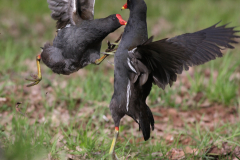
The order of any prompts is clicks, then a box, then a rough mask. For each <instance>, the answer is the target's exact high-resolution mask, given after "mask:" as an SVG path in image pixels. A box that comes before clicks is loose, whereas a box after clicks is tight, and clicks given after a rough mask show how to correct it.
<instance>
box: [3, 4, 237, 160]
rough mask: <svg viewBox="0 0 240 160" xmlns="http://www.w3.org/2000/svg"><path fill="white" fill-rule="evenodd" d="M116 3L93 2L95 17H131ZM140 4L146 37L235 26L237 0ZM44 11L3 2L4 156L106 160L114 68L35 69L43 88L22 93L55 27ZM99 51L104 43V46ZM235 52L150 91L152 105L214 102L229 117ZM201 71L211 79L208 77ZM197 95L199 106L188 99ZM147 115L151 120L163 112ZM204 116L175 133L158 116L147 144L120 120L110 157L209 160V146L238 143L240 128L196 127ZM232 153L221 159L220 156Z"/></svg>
mask: <svg viewBox="0 0 240 160" xmlns="http://www.w3.org/2000/svg"><path fill="white" fill-rule="evenodd" d="M113 1H114V2H111V3H109V1H108V0H101V1H96V7H95V14H96V15H95V18H101V17H106V16H108V15H109V14H114V13H120V14H121V15H122V16H123V18H124V19H128V14H129V11H120V9H121V6H122V5H123V4H124V3H125V2H126V1H125V0H121V1H119V0H113ZM146 3H147V4H148V20H147V21H148V31H149V36H150V35H152V34H153V30H159V32H157V33H158V34H157V35H154V36H155V39H160V38H164V37H171V36H175V35H178V34H182V33H185V32H194V31H197V30H200V29H203V28H206V27H209V26H211V25H213V24H215V23H217V22H219V21H220V20H222V22H221V24H225V23H228V22H232V23H231V24H230V26H240V21H239V19H240V15H239V2H238V1H224V0H219V1H207V0H195V1H189V0H181V1H177V0H173V1H164V0H158V1H152V0H146ZM113 4H114V5H113ZM49 15H50V11H49V9H48V5H47V3H46V1H42V0H36V1H27V0H18V1H17V2H15V1H13V0H2V1H1V2H0V19H1V23H0V33H1V34H0V48H1V51H0V56H1V57H2V58H1V59H0V64H1V65H0V143H1V146H2V148H3V149H4V155H5V157H6V159H7V160H15V159H16V160H25V159H29V160H32V159H39V160H42V159H47V157H51V159H66V157H67V155H68V154H71V155H74V156H75V159H77V158H78V159H107V158H108V150H109V148H110V145H111V140H112V137H113V129H114V125H113V121H112V119H111V118H110V111H109V108H108V106H109V102H110V100H111V96H112V93H113V84H112V83H113V67H112V66H111V65H110V64H109V63H108V62H107V61H105V62H103V64H102V65H100V66H92V65H90V66H88V67H86V68H85V69H83V70H81V71H79V72H78V73H74V74H72V75H70V76H63V75H56V74H53V73H52V71H51V70H50V69H49V68H47V67H46V66H44V65H42V70H43V80H42V82H41V83H40V84H39V85H38V86H35V87H33V88H26V87H25V85H26V83H27V82H26V81H25V80H24V78H25V77H27V76H28V75H29V73H30V72H34V73H35V72H36V68H35V65H34V64H35V56H36V55H37V54H39V53H40V47H41V46H43V45H44V43H45V42H52V40H53V38H54V35H55V28H54V27H55V22H54V21H53V20H51V18H50V16H49ZM158 21H160V22H161V23H158ZM166 26H167V27H166ZM237 29H239V27H238V28H237ZM122 30H123V28H121V29H120V30H119V31H118V33H120V32H121V31H122ZM117 36H118V34H116V35H115V37H116V38H117ZM113 37H114V36H113ZM107 39H110V40H114V38H110V37H108V38H107ZM105 42H106V41H105ZM105 47H106V44H105V43H104V44H103V49H104V48H105ZM239 49H240V47H239V45H238V46H237V47H236V49H235V50H231V51H227V53H225V55H224V57H223V58H219V59H217V60H215V61H212V62H210V63H207V64H205V65H203V66H197V67H194V72H193V73H189V72H184V73H183V74H184V75H183V76H180V77H179V78H178V83H175V84H174V85H173V86H172V87H169V86H167V87H166V89H165V90H164V91H163V90H161V89H159V88H157V87H156V86H153V89H152V91H151V94H150V96H149V98H148V104H149V106H151V108H152V109H157V108H171V109H176V110H177V111H180V110H184V111H192V110H193V111H198V110H201V105H202V104H203V103H204V102H205V101H208V102H209V103H210V105H211V106H215V105H219V106H223V108H225V109H226V111H228V110H227V109H228V108H236V111H235V112H237V113H236V114H234V115H233V116H235V117H238V113H239V109H240V108H239V106H240V99H239V94H240V92H239V91H240V88H239V84H240V83H239V82H240V81H239V79H238V78H237V77H234V75H237V74H238V73H239V63H240V61H239V58H240V56H239V55H240V54H239V53H240V50H239ZM108 61H110V62H112V61H113V60H112V59H110V58H109V59H108ZM207 72H209V73H210V74H209V76H206V75H205V74H206V73H207ZM216 73H217V77H215V74H216ZM200 93H201V95H202V96H201V98H200V100H198V101H196V100H194V99H195V97H196V96H197V95H198V94H200ZM177 97H178V98H180V99H181V102H180V103H179V102H177V100H176V99H177ZM1 98H6V101H5V100H4V101H1ZM17 102H22V104H21V105H20V108H21V113H23V114H25V116H22V115H21V114H20V113H19V112H16V108H15V104H16V103H17ZM228 112H230V111H228ZM153 114H154V115H156V116H157V117H158V118H159V117H160V118H162V117H163V115H164V113H161V112H154V113H153ZM206 114H207V113H206ZM104 116H107V119H108V121H106V120H104V118H103V117H104ZM201 116H202V119H201V120H199V121H196V122H191V123H189V122H186V120H185V119H183V121H184V125H183V126H182V127H181V128H174V127H172V126H174V119H172V118H171V116H170V115H169V117H165V118H169V120H168V121H167V122H163V121H162V120H159V119H157V120H156V124H161V125H164V124H165V123H167V127H166V129H165V130H164V131H162V132H160V131H159V130H157V129H156V130H155V131H154V132H152V136H153V138H151V139H150V140H149V141H147V142H144V141H143V138H142V135H141V132H138V131H137V130H138V127H137V126H136V125H133V121H132V120H129V119H127V118H124V119H123V120H122V122H121V126H120V136H119V139H118V141H117V146H116V153H117V155H118V157H120V158H122V159H124V158H127V157H128V159H169V155H167V153H169V151H171V150H172V149H184V148H186V146H188V147H191V148H193V149H198V151H199V152H198V153H197V154H196V155H193V154H186V157H185V159H201V158H202V159H211V157H209V155H207V150H208V148H210V147H211V146H212V145H217V146H220V145H221V143H222V142H228V144H229V145H231V146H232V147H236V146H240V143H239V142H240V134H239V133H240V126H239V124H240V123H237V121H236V123H231V122H226V121H225V122H224V123H223V122H219V123H218V124H214V127H213V128H212V129H210V128H209V127H208V126H204V125H202V124H203V120H204V116H205V114H203V115H201ZM185 118H186V119H187V117H185ZM204 123H205V122H204ZM159 133H161V135H159ZM169 134H171V135H174V140H173V142H171V143H169V142H168V141H167V140H166V138H165V136H166V135H169ZM187 138H191V142H190V143H188V144H184V143H182V140H184V139H187ZM153 153H154V154H153ZM156 155H158V156H156ZM159 155H161V156H160V157H159ZM230 157H231V155H229V156H227V157H221V156H220V157H219V159H222V160H223V159H228V158H229V159H230Z"/></svg>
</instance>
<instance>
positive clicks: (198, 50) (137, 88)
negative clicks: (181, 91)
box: [110, 0, 239, 158]
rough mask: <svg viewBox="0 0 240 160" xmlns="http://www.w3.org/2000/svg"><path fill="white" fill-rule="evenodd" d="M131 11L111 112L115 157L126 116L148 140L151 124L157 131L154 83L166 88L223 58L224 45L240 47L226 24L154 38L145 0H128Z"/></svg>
mask: <svg viewBox="0 0 240 160" xmlns="http://www.w3.org/2000/svg"><path fill="white" fill-rule="evenodd" d="M126 8H128V9H130V18H129V20H128V24H127V26H126V27H125V30H124V33H123V37H122V41H121V43H120V45H119V47H118V50H117V52H116V54H115V57H114V60H115V70H114V94H113V96H112V100H111V103H110V111H111V114H112V118H113V120H114V124H115V136H114V139H113V142H112V146H111V149H110V154H112V156H113V158H115V153H114V147H115V143H116V139H117V137H118V133H119V123H120V120H121V118H122V117H123V116H124V115H128V116H130V117H132V118H133V119H134V120H135V121H136V122H137V123H138V124H139V128H140V129H141V130H142V133H143V137H144V140H148V139H149V137H150V126H151V128H152V130H153V129H154V118H153V115H152V112H151V110H150V109H149V107H148V106H147V104H146V98H147V96H148V95H149V93H150V91H151V88H152V83H154V84H156V85H157V86H158V87H161V88H162V89H164V87H165V86H166V85H167V84H170V85H172V83H173V82H174V81H176V79H177V74H181V73H182V71H183V69H185V70H188V68H189V67H191V66H193V65H200V64H203V63H205V62H208V61H210V60H213V59H215V58H216V57H221V56H222V53H221V51H220V50H221V48H220V47H225V48H230V49H233V48H234V47H233V46H232V45H230V44H229V43H237V42H236V41H235V40H233V38H239V36H236V35H235V33H236V32H238V31H234V27H232V28H226V25H224V26H220V27H216V25H217V24H216V25H214V26H212V27H209V28H207V29H204V30H201V31H198V32H195V33H186V34H183V35H180V36H176V37H173V38H170V39H167V38H166V39H162V40H159V41H156V42H152V40H153V37H151V38H149V39H148V34H147V24H146V11H147V6H146V4H145V2H144V0H128V1H127V3H126V4H125V5H124V6H123V7H122V9H126Z"/></svg>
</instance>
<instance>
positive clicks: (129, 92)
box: [126, 80, 131, 111]
mask: <svg viewBox="0 0 240 160" xmlns="http://www.w3.org/2000/svg"><path fill="white" fill-rule="evenodd" d="M130 96H131V87H130V80H128V85H127V106H126V108H127V111H128V105H129V98H130Z"/></svg>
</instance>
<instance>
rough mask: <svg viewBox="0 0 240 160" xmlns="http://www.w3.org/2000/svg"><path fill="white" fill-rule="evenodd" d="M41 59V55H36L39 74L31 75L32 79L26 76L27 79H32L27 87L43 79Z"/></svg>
mask: <svg viewBox="0 0 240 160" xmlns="http://www.w3.org/2000/svg"><path fill="white" fill-rule="evenodd" d="M40 61H41V55H38V56H37V57H36V62H37V70H38V74H37V75H31V77H32V79H30V78H26V80H27V81H32V83H30V84H28V85H27V87H31V86H34V85H37V84H38V83H39V82H40V81H41V80H42V73H41V67H40Z"/></svg>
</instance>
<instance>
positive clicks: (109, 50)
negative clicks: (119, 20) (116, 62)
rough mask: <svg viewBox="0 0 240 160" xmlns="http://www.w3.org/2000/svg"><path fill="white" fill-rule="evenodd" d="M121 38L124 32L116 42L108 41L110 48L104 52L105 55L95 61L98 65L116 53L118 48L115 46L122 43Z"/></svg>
mask: <svg viewBox="0 0 240 160" xmlns="http://www.w3.org/2000/svg"><path fill="white" fill-rule="evenodd" d="M121 38H122V34H121V35H120V37H119V38H118V39H117V40H116V41H115V42H114V43H110V41H107V45H108V48H107V49H106V50H105V52H102V54H104V55H103V56H102V57H101V58H99V59H97V60H96V61H95V64H96V65H99V64H101V63H102V61H103V60H104V59H105V58H107V57H108V56H109V55H114V54H115V53H116V51H117V48H115V47H116V46H117V45H118V44H119V43H120V40H121Z"/></svg>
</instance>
